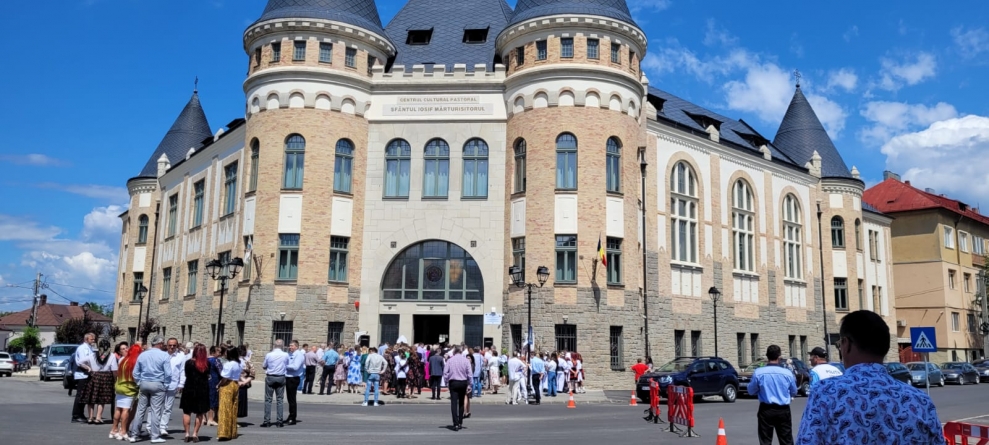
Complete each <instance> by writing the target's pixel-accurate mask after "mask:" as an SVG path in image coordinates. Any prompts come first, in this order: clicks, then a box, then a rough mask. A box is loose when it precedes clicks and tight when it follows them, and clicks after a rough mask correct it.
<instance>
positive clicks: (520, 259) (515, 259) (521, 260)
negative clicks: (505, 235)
mask: <svg viewBox="0 0 989 445" xmlns="http://www.w3.org/2000/svg"><path fill="white" fill-rule="evenodd" d="M512 264H513V265H515V266H518V267H520V268H522V273H525V237H524V236H523V237H520V238H512Z"/></svg>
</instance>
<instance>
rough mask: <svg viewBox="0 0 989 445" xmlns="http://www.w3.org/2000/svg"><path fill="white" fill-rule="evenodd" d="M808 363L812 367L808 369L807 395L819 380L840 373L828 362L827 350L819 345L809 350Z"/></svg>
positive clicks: (837, 375)
mask: <svg viewBox="0 0 989 445" xmlns="http://www.w3.org/2000/svg"><path fill="white" fill-rule="evenodd" d="M810 365H811V366H813V368H811V370H810V385H809V386H808V387H807V397H810V392H811V391H813V390H814V387H815V386H817V384H818V383H820V382H821V380H826V379H830V378H831V377H839V376H841V375H842V373H841V370H840V369H838V368H837V367H836V366H834V365H832V364H830V363H828V352H827V351H825V350H824V348H822V347H820V346H818V347H816V348H814V349H813V350H811V351H810Z"/></svg>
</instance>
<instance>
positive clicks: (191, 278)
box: [185, 260, 199, 296]
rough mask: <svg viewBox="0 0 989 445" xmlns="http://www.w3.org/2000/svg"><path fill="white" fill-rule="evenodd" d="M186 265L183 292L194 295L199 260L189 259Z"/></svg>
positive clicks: (197, 279) (197, 281)
mask: <svg viewBox="0 0 989 445" xmlns="http://www.w3.org/2000/svg"><path fill="white" fill-rule="evenodd" d="M186 266H187V267H188V268H189V270H188V271H187V272H186V285H185V286H186V287H185V294H186V295H187V296H190V295H196V290H197V289H198V288H199V260H193V261H189V263H188V264H187V265H186Z"/></svg>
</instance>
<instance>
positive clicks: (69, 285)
mask: <svg viewBox="0 0 989 445" xmlns="http://www.w3.org/2000/svg"><path fill="white" fill-rule="evenodd" d="M45 284H54V285H56V286H64V287H71V288H73V289H82V290H91V291H94V292H103V293H106V294H112V293H113V292H112V291H108V290H103V289H94V288H91V287H80V286H73V285H71V284H61V283H45ZM48 289H51V288H50V287H49V288H48Z"/></svg>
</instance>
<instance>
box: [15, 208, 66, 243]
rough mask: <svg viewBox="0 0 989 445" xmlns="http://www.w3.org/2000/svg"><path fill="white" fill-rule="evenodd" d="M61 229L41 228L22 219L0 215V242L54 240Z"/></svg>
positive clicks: (32, 222) (52, 227)
mask: <svg viewBox="0 0 989 445" xmlns="http://www.w3.org/2000/svg"><path fill="white" fill-rule="evenodd" d="M60 233H62V229H59V228H58V227H54V226H47V227H43V226H40V225H39V224H38V223H36V222H34V221H31V220H27V219H24V218H17V217H14V216H10V215H3V214H0V241H41V240H47V239H51V238H54V237H56V236H58V235H59V234H60Z"/></svg>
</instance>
